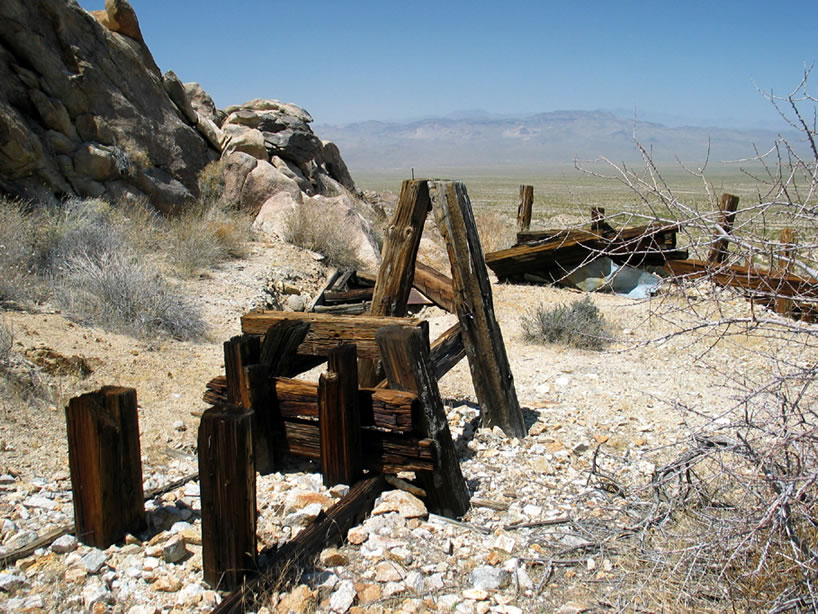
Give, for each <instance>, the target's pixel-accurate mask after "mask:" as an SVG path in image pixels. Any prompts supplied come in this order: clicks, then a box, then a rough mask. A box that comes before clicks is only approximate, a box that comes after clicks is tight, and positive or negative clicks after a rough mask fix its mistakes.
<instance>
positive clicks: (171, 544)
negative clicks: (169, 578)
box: [162, 535, 190, 563]
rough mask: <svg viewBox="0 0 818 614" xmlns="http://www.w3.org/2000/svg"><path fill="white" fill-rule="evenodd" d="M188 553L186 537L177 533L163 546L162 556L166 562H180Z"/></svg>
mask: <svg viewBox="0 0 818 614" xmlns="http://www.w3.org/2000/svg"><path fill="white" fill-rule="evenodd" d="M188 554H190V553H189V552H188V550H187V548H186V547H185V538H184V537H182V536H181V535H175V536H174V537H172V538H170V539H169V540H168V541H167V542H165V544H164V545H163V546H162V558H163V559H164V561H165V562H166V563H178V562H179V561H181V560H182V559H184V558H185V557H186V556H187V555H188Z"/></svg>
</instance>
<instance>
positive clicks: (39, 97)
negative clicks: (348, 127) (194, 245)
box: [0, 0, 355, 213]
mask: <svg viewBox="0 0 818 614" xmlns="http://www.w3.org/2000/svg"><path fill="white" fill-rule="evenodd" d="M0 83H2V84H3V86H2V88H0V192H4V193H6V194H11V195H13V196H18V197H21V198H24V199H31V200H38V201H46V202H47V201H54V200H59V199H63V198H66V197H70V196H80V197H103V198H108V199H111V200H120V201H121V200H126V201H127V200H131V201H136V200H140V199H146V200H149V201H150V202H152V203H153V205H154V206H155V207H156V208H157V209H159V210H160V211H162V212H165V213H173V212H177V211H179V210H182V209H184V208H185V207H186V206H188V205H189V204H190V203H192V202H193V201H194V200H195V199H196V198H197V197H198V185H197V176H198V174H199V173H200V171H201V170H202V169H203V168H204V167H205V165H207V164H208V162H211V161H214V160H217V159H219V158H220V157H222V158H227V159H228V161H229V163H228V164H226V165H225V168H226V169H233V170H234V171H236V172H238V173H239V176H236V177H225V179H226V180H227V182H228V184H232V185H233V187H234V192H235V188H238V192H235V193H236V195H237V197H238V200H237V201H236V202H235V203H233V204H235V205H237V206H242V207H246V208H248V209H250V210H254V211H257V210H258V209H260V208H261V205H262V204H263V203H264V202H265V201H266V200H267V199H268V198H270V197H271V196H273V195H274V194H275V193H277V192H280V191H286V192H287V193H289V194H291V195H292V196H293V198H294V199H295V200H296V201H297V202H301V200H302V198H303V197H313V196H316V195H322V196H327V197H336V196H340V195H344V196H350V193H351V192H354V191H355V184H354V183H353V181H352V178H351V177H350V175H349V172H348V171H347V169H346V165H345V164H344V163H343V160H342V159H341V156H340V154H339V152H338V148H337V147H336V146H335V145H334V144H332V143H329V142H322V141H321V140H320V139H319V138H318V137H317V136H316V135H315V134H314V133H313V132H312V129H311V128H310V126H309V124H310V122H311V121H312V117H310V115H309V113H307V112H306V111H304V110H303V109H301V108H299V107H297V106H295V105H291V104H287V103H282V102H278V101H275V100H253V101H250V102H247V103H245V104H243V105H239V106H235V107H229V108H228V109H225V110H224V111H222V110H219V109H217V108H216V105H215V104H214V103H213V101H212V99H211V98H210V97H209V96H208V95H207V93H206V92H205V91H204V90H203V89H202V88H201V86H200V85H198V84H196V83H188V84H183V83H182V82H181V81H180V80H179V78H178V77H177V76H176V75H175V74H174V73H173V72H172V71H167V72H166V73H164V74H162V73H161V71H160V69H159V67H158V66H157V65H156V62H155V61H154V59H153V56H152V55H151V53H150V50H149V49H148V47H147V45H146V43H145V40H144V38H143V37H142V32H141V30H140V27H139V21H138V19H137V16H136V13H135V12H134V10H133V8H132V7H131V6H130V4H129V3H128V2H127V0H106V2H105V10H104V11H94V12H92V13H89V12H87V11H85V10H84V9H82V8H81V7H80V6H79V5H78V4H77V3H76V2H75V1H74V0H3V1H2V2H0ZM237 154H241V155H248V156H250V157H252V159H253V161H254V162H253V163H252V164H251V163H249V161H248V160H243V161H242V162H241V163H238V161H236V160H232V158H233V157H235V156H236V155H237ZM254 169H255V170H254ZM251 171H254V172H253V174H252V176H251V177H250V178H249V182H250V183H249V184H248V190H247V194H242V190H241V188H242V187H243V186H244V184H245V183H247V180H248V177H247V175H248V174H250V172H251ZM242 173H243V175H242ZM265 190H267V192H265ZM302 195H303V196H302Z"/></svg>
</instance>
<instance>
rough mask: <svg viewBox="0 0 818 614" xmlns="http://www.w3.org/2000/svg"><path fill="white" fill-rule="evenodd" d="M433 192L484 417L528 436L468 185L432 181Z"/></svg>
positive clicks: (516, 434) (508, 431) (512, 433)
mask: <svg viewBox="0 0 818 614" xmlns="http://www.w3.org/2000/svg"><path fill="white" fill-rule="evenodd" d="M429 194H430V196H431V199H432V206H433V208H434V212H435V219H436V221H437V227H438V228H439V229H440V232H441V233H442V234H443V238H444V239H445V240H446V248H447V250H448V252H449V260H450V261H451V263H452V283H453V284H454V302H455V307H456V310H457V317H458V319H459V320H460V325H461V327H462V329H463V345H464V346H465V348H466V356H467V357H468V359H469V367H470V369H471V375H472V381H473V383H474V391H475V393H476V394H477V400H478V401H479V402H480V406H481V410H482V412H483V421H484V423H485V424H487V425H488V426H490V427H491V426H499V427H500V428H501V429H502V430H503V432H505V433H506V435H508V436H510V437H525V435H526V428H525V421H524V420H523V412H522V409H521V408H520V404H519V402H518V401H517V392H516V390H515V389H514V377H513V376H512V374H511V367H510V366H509V364H508V356H507V355H506V346H505V344H504V343H503V335H502V333H501V332H500V326H499V324H497V319H496V318H495V317H494V301H493V299H492V295H491V284H490V283H489V277H488V272H487V271H486V263H485V261H484V259H483V250H482V248H481V247H480V239H479V238H478V235H477V226H476V224H475V222H474V215H473V213H472V208H471V202H470V201H469V196H468V194H467V193H466V186H465V185H463V184H462V183H461V182H444V181H439V182H431V181H430V182H429Z"/></svg>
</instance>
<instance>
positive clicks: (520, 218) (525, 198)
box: [517, 185, 534, 232]
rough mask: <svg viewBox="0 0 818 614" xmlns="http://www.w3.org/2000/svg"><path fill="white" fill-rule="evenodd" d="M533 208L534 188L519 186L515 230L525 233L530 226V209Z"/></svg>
mask: <svg viewBox="0 0 818 614" xmlns="http://www.w3.org/2000/svg"><path fill="white" fill-rule="evenodd" d="M533 206H534V186H533V185H521V186H520V205H519V206H518V207H517V229H518V230H519V231H521V232H522V231H526V230H528V229H529V227H530V226H531V209H532V207H533Z"/></svg>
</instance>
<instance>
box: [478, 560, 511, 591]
mask: <svg viewBox="0 0 818 614" xmlns="http://www.w3.org/2000/svg"><path fill="white" fill-rule="evenodd" d="M509 579H510V578H509V573H508V572H507V571H506V570H505V569H497V568H496V567H491V566H489V565H481V566H479V567H475V568H474V569H473V570H472V572H471V583H472V585H473V586H474V588H484V589H486V590H492V591H493V590H499V589H501V588H505V587H506V586H508V582H509Z"/></svg>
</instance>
